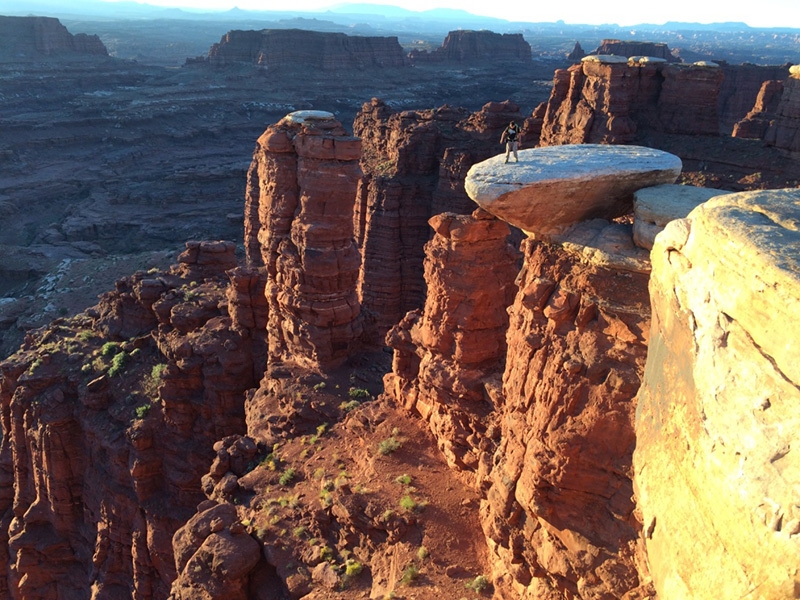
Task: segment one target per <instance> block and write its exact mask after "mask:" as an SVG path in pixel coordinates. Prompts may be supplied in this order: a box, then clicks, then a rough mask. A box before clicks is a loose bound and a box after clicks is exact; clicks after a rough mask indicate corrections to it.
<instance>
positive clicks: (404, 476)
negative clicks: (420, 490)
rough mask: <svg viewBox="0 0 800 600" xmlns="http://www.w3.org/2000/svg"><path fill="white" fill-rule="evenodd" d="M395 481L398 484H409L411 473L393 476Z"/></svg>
mask: <svg viewBox="0 0 800 600" xmlns="http://www.w3.org/2000/svg"><path fill="white" fill-rule="evenodd" d="M395 482H396V483H399V484H400V485H411V475H408V474H406V473H403V474H402V475H400V476H398V477H397V478H395Z"/></svg>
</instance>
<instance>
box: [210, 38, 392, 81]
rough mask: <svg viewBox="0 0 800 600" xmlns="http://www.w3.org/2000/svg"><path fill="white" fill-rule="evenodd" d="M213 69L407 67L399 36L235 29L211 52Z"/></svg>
mask: <svg viewBox="0 0 800 600" xmlns="http://www.w3.org/2000/svg"><path fill="white" fill-rule="evenodd" d="M207 61H208V63H209V64H211V65H213V66H223V65H227V64H233V63H250V64H256V65H259V66H263V67H266V68H268V69H275V68H281V67H293V68H295V67H297V68H310V69H320V70H323V71H331V70H342V69H345V70H346V69H368V68H369V69H374V68H395V67H405V66H407V65H408V58H407V57H406V56H405V54H404V53H403V49H402V47H401V46H400V44H399V43H398V41H397V38H396V37H364V36H348V35H345V34H343V33H323V32H317V31H306V30H300V29H263V30H261V31H241V30H233V31H229V32H228V33H226V34H225V35H224V36H222V39H221V40H220V41H219V42H218V43H216V44H214V45H213V46H212V47H211V49H210V50H209V52H208V58H207Z"/></svg>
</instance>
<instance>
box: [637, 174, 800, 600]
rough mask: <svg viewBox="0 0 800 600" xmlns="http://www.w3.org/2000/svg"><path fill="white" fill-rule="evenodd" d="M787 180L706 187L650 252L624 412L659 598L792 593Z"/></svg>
mask: <svg viewBox="0 0 800 600" xmlns="http://www.w3.org/2000/svg"><path fill="white" fill-rule="evenodd" d="M798 214H800V194H798V192H797V190H794V189H793V190H772V191H763V192H751V193H741V194H733V195H726V196H718V197H716V198H714V199H712V200H710V201H708V202H707V203H705V204H702V205H701V206H699V207H698V208H697V209H695V210H694V211H692V212H691V213H690V214H689V216H688V217H687V218H686V219H681V220H676V221H673V222H671V223H670V224H668V225H667V227H666V229H665V231H664V233H663V234H662V235H659V236H658V237H657V238H656V243H655V246H654V248H653V252H652V255H651V256H652V259H653V275H652V278H651V280H650V295H651V302H652V306H653V323H652V329H651V335H650V338H651V339H650V349H649V352H648V358H647V367H646V370H645V376H644V381H643V385H642V387H641V389H640V390H639V393H638V403H639V409H638V412H637V416H636V434H637V442H636V454H635V466H636V488H637V498H638V503H639V507H640V510H641V511H642V514H643V519H644V526H645V530H644V535H643V539H644V541H645V543H646V546H647V560H648V563H649V565H650V569H651V571H652V575H653V580H654V583H655V587H656V589H657V590H658V594H659V597H661V598H734V597H738V598H741V597H750V598H765V599H766V598H797V597H798V589H799V588H798V581H799V580H798V572H797V565H798V561H799V560H800V536H798V533H800V513H798V508H797V494H798V490H797V473H798V464H799V463H798V457H797V454H796V451H795V449H794V448H793V441H794V439H795V437H796V431H797V419H798V417H797V411H796V406H797V402H798V400H800V393H798V389H799V388H798V381H799V380H800V372H798V367H797V360H796V355H797V348H796V346H797V340H796V339H795V337H794V336H793V335H792V334H791V333H790V332H791V331H793V327H794V324H795V323H796V319H797V314H798V313H797V303H798V298H800V287H798V286H799V282H798V272H799V271H800V270H799V269H798V264H797V256H798V254H797V251H798V244H800V242H799V241H798V231H797V217H798Z"/></svg>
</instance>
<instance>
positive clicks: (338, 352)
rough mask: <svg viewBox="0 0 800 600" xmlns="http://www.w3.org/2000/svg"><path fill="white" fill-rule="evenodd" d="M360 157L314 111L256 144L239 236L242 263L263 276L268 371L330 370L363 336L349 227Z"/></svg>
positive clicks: (331, 122) (350, 141)
mask: <svg viewBox="0 0 800 600" xmlns="http://www.w3.org/2000/svg"><path fill="white" fill-rule="evenodd" d="M360 151H361V143H360V141H359V140H358V139H355V138H353V137H351V136H348V135H347V134H346V133H345V131H344V129H343V128H342V126H341V125H340V124H339V122H338V121H336V120H335V119H333V115H331V114H330V113H322V112H319V111H301V112H297V113H292V114H291V115H289V116H287V117H286V118H285V119H283V120H282V121H280V122H279V123H278V124H276V125H274V126H272V127H270V128H268V129H267V131H266V132H265V133H264V134H263V135H262V136H261V137H260V138H259V140H258V148H257V150H256V153H255V156H254V160H253V164H252V166H251V168H250V175H249V178H248V192H247V199H248V205H247V207H246V209H245V211H246V214H247V215H249V219H248V226H247V230H246V232H245V234H246V248H247V253H248V259H249V260H250V261H251V263H253V264H256V265H258V264H263V265H265V266H266V272H267V300H268V309H269V316H268V326H267V328H268V339H269V358H270V362H272V363H280V362H283V361H287V360H289V361H296V362H301V363H304V364H307V365H308V366H313V365H326V364H332V363H334V362H336V361H339V360H342V359H343V358H346V357H347V356H348V354H349V351H350V345H351V344H352V343H353V342H354V341H355V340H356V339H357V338H358V337H359V336H360V334H361V322H360V318H359V315H360V303H359V301H358V298H357V296H356V283H357V280H358V273H359V267H360V263H361V258H360V255H359V252H358V248H357V247H356V245H355V242H354V239H353V218H352V214H353V203H354V201H355V193H356V186H357V182H358V179H359V176H360V175H361V171H360V168H359V163H358V160H359V157H360ZM256 219H257V222H256V221H255V220H256ZM256 248H257V249H258V254H256Z"/></svg>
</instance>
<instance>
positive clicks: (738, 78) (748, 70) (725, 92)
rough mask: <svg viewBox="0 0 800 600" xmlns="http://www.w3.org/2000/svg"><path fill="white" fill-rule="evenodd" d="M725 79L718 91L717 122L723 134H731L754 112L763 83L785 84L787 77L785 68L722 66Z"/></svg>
mask: <svg viewBox="0 0 800 600" xmlns="http://www.w3.org/2000/svg"><path fill="white" fill-rule="evenodd" d="M720 67H721V68H722V72H723V74H724V75H725V76H724V78H723V79H722V85H721V86H720V89H719V105H718V108H719V121H720V129H721V131H722V132H724V133H729V132H730V131H732V130H733V128H734V126H735V124H736V123H737V122H738V121H741V120H742V119H744V118H746V115H747V114H748V113H749V112H751V111H752V110H754V108H753V105H754V104H755V103H756V102H757V101H758V100H757V99H758V96H759V94H760V91H761V89H762V86H763V84H764V83H765V82H767V81H771V80H784V79H786V78H787V77H788V76H789V68H788V65H782V66H775V65H772V66H761V65H750V64H744V65H729V64H727V63H724V62H721V63H720Z"/></svg>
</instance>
